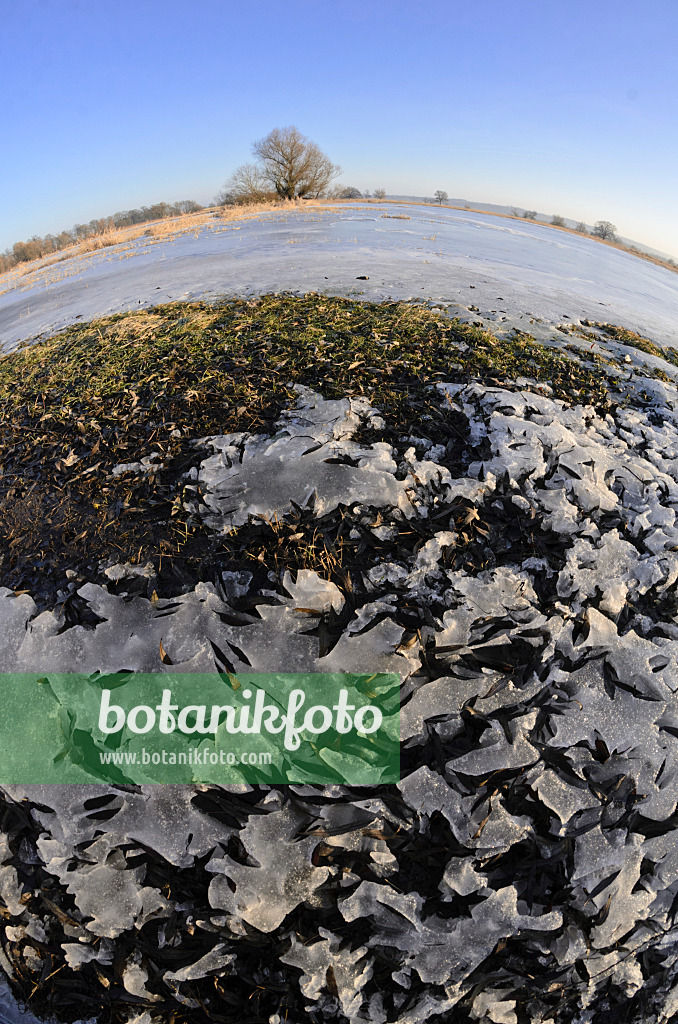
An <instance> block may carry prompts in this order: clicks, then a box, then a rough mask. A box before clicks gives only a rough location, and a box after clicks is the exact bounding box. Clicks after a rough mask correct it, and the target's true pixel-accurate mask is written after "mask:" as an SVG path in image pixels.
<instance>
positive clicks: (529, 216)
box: [523, 210, 537, 220]
mask: <svg viewBox="0 0 678 1024" xmlns="http://www.w3.org/2000/svg"><path fill="white" fill-rule="evenodd" d="M536 216H537V211H536V210H525V213H524V214H523V220H534V219H535V217H536Z"/></svg>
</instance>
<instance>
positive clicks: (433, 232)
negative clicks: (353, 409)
mask: <svg viewBox="0 0 678 1024" xmlns="http://www.w3.org/2000/svg"><path fill="white" fill-rule="evenodd" d="M401 217H403V218H404V217H406V218H409V219H407V220H404V219H402V220H401V219H399V218H401ZM42 263H43V267H42V269H40V268H39V265H38V269H36V270H35V271H33V272H31V273H29V274H25V275H23V276H19V275H18V273H17V272H16V271H13V272H11V273H10V274H8V275H6V276H5V277H4V278H2V279H0V343H2V345H3V347H4V349H5V351H7V350H9V349H11V348H13V347H14V346H15V345H17V344H18V343H19V342H20V341H22V340H24V339H27V338H31V337H34V336H35V335H38V334H43V333H54V332H55V331H57V330H59V329H61V328H63V327H66V326H68V325H69V324H72V323H74V322H76V321H77V320H78V319H82V320H84V321H88V320H91V319H93V318H94V317H101V316H105V315H107V314H109V313H120V312H127V311H129V310H135V309H139V308H140V307H141V308H143V307H145V306H152V305H156V304H158V303H163V302H170V301H178V300H187V299H193V298H206V297H207V298H209V297H210V296H212V297H216V296H219V295H242V296H245V295H251V294H255V293H263V292H275V291H293V292H298V293H304V292H308V291H317V292H323V293H327V294H329V295H357V296H359V297H362V298H364V299H365V300H371V301H379V300H381V299H387V298H391V299H407V298H415V299H424V300H427V301H428V300H433V301H435V302H439V303H442V304H443V305H444V306H445V308H449V310H450V312H451V313H452V314H453V315H459V316H460V317H461V318H462V319H471V320H478V321H482V322H483V323H485V324H487V325H494V326H495V327H500V326H503V327H504V328H508V327H511V326H518V327H520V328H521V329H523V330H530V328H531V327H532V328H533V329H532V330H531V333H534V332H535V329H536V332H537V337H539V335H540V334H542V333H544V332H543V331H542V330H540V327H539V321H543V323H544V324H545V325H553V324H560V323H572V322H576V321H578V320H582V319H590V320H603V321H609V320H613V321H614V322H615V323H619V324H623V325H624V326H626V327H628V328H631V329H632V330H635V331H638V332H640V333H641V334H644V335H645V336H646V337H649V338H652V340H653V341H655V342H656V343H657V344H659V345H663V344H674V343H675V324H676V317H677V316H678V274H675V273H673V272H672V271H670V270H667V269H664V268H662V267H658V266H656V265H654V264H651V263H648V262H646V261H644V260H641V259H638V258H637V257H635V256H632V255H631V254H629V253H626V252H621V251H619V250H617V249H613V248H610V247H609V246H605V245H600V244H598V243H595V242H593V241H592V240H591V239H589V238H585V237H580V236H578V235H573V234H568V233H566V232H563V231H557V230H554V229H552V228H549V227H547V226H544V225H539V224H534V223H532V222H520V221H516V220H508V219H505V218H502V217H497V216H488V215H483V214H477V213H472V212H470V211H460V210H444V209H436V208H435V207H417V206H409V205H403V206H398V205H396V204H388V205H385V206H383V207H379V206H374V205H367V204H365V205H364V206H362V207H361V206H359V205H358V206H356V207H355V208H351V209H341V208H336V207H334V208H326V209H324V210H323V209H314V208H313V207H309V209H308V210H300V211H291V212H290V213H286V212H284V211H283V212H273V213H264V214H262V215H261V218H260V219H257V220H249V221H243V222H227V223H226V222H220V221H219V220H218V219H215V221H214V223H213V224H208V225H205V226H203V227H201V228H197V229H196V230H195V231H191V232H187V233H185V234H180V235H177V236H174V237H172V236H170V237H168V238H167V237H161V238H158V239H156V238H152V237H151V238H139V239H136V240H135V241H132V242H129V243H125V244H123V245H121V246H116V247H113V248H110V249H101V250H99V251H97V252H93V253H88V254H85V255H83V256H80V257H77V258H75V259H71V260H67V261H63V262H61V261H58V262H54V263H51V264H50V265H49V266H44V264H45V263H50V258H46V260H43V261H42ZM363 278H368V280H363ZM535 322H536V326H535Z"/></svg>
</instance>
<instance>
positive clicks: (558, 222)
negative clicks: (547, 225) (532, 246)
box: [551, 213, 565, 228]
mask: <svg viewBox="0 0 678 1024" xmlns="http://www.w3.org/2000/svg"><path fill="white" fill-rule="evenodd" d="M551 223H552V224H553V226H554V228H564V227H565V218H564V217H561V216H560V214H559V213H554V214H553V216H552V217H551Z"/></svg>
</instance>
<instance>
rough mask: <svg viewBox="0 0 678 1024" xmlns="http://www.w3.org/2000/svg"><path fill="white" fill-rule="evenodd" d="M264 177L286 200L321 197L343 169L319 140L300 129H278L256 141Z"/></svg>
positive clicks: (255, 150) (255, 153) (268, 184)
mask: <svg viewBox="0 0 678 1024" xmlns="http://www.w3.org/2000/svg"><path fill="white" fill-rule="evenodd" d="M252 151H253V152H254V155H255V156H256V157H258V158H259V160H260V162H261V163H260V167H259V173H260V175H261V178H262V180H263V181H264V182H265V183H266V184H267V186H268V188H269V189H271V190H272V191H273V192H275V193H276V195H278V196H280V198H282V199H296V198H302V197H304V196H307V197H308V198H312V199H314V198H317V197H318V196H319V195H320V194H321V193H322V192H324V191H325V189H326V188H327V186H328V185H329V183H330V182H331V181H332V179H333V178H336V177H337V175H338V174H340V173H341V168H340V167H337V166H336V165H335V164H333V163H332V162H331V161H330V159H329V158H328V157H327V156H326V155H325V154H324V153H323V151H322V150H321V149H320V147H319V146H317V145H316V144H315V142H311V140H310V139H307V138H306V136H305V135H302V134H301V132H300V131H299V129H298V128H295V127H294V125H291V126H290V127H289V128H274V129H273V131H272V132H269V133H268V135H267V136H266V137H265V138H263V139H260V140H259V141H258V142H255V143H254V145H253V146H252Z"/></svg>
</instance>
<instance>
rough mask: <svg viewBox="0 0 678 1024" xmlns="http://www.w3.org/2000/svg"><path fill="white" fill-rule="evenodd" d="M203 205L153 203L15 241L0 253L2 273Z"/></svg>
mask: <svg viewBox="0 0 678 1024" xmlns="http://www.w3.org/2000/svg"><path fill="white" fill-rule="evenodd" d="M202 209H203V207H202V206H201V205H200V203H196V202H194V201H193V200H192V199H182V200H181V201H180V202H178V203H154V204H153V206H142V207H141V208H140V209H138V210H121V211H120V212H119V213H114V214H113V215H112V216H109V217H100V218H98V219H96V218H95V219H94V220H91V221H90V222H89V224H76V225H75V226H74V227H72V228H71V229H70V231H61V232H60V233H59V234H58V235H45V237H44V238H40V237H39V236H38V235H33V237H32V238H29V239H28V241H26V242H15V243H14V245H13V246H12V247H11V248H9V249H5V251H4V252H3V253H0V274H2V273H4V272H5V271H6V270H11V269H12V267H15V266H16V265H17V264H18V263H27V262H28V261H29V260H37V259H40V258H41V257H42V256H49V254H50V253H53V252H59V251H60V250H61V249H67V248H68V246H69V245H75V244H76V243H77V242H82V241H84V240H85V239H86V238H92V237H94V236H95V235H103V234H105V233H106V232H107V231H114V230H116V229H117V228H127V227H132V226H133V225H134V224H145V223H146V222H147V221H150V220H164V219H165V218H166V217H176V216H178V215H179V214H182V213H196V212H197V211H198V210H202Z"/></svg>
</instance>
